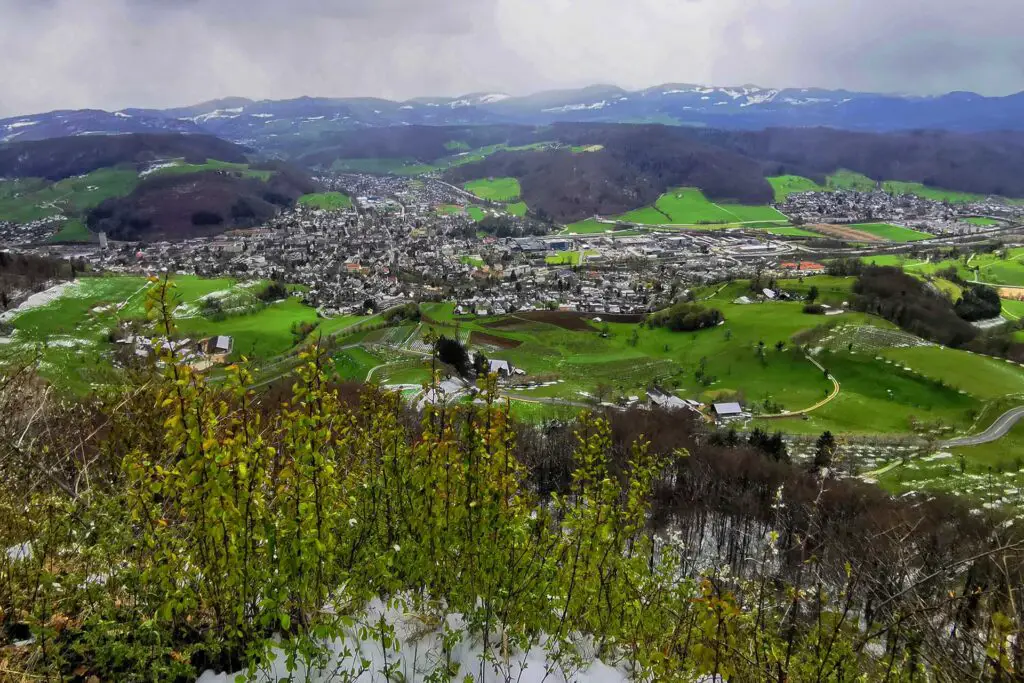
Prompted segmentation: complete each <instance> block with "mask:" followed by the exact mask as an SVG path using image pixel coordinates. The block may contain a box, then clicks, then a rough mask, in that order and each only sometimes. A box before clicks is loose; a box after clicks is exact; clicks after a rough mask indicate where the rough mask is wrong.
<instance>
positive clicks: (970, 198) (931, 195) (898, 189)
mask: <svg viewBox="0 0 1024 683" xmlns="http://www.w3.org/2000/svg"><path fill="white" fill-rule="evenodd" d="M882 187H883V188H884V189H885V191H886V192H888V193H889V194H896V195H900V194H912V195H914V196H917V197H922V198H924V199H933V200H935V201H937V202H951V203H957V202H960V203H963V202H975V201H980V200H983V199H985V195H982V194H972V193H970V192H957V191H956V190H943V189H941V188H937V187H928V186H926V185H922V184H921V183H907V182H903V181H900V180H887V181H885V182H884V183H883V184H882Z"/></svg>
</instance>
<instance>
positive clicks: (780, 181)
mask: <svg viewBox="0 0 1024 683" xmlns="http://www.w3.org/2000/svg"><path fill="white" fill-rule="evenodd" d="M768 182H769V183H770V184H771V186H772V189H773V190H775V201H776V202H778V203H780V204H781V203H782V202H785V201H786V200H787V199H789V196H790V195H792V194H800V193H801V192H824V191H825V190H826V188H824V187H822V186H821V185H819V184H818V183H816V182H814V181H813V180H811V179H810V178H804V177H803V176H798V175H783V176H775V177H774V178H768Z"/></svg>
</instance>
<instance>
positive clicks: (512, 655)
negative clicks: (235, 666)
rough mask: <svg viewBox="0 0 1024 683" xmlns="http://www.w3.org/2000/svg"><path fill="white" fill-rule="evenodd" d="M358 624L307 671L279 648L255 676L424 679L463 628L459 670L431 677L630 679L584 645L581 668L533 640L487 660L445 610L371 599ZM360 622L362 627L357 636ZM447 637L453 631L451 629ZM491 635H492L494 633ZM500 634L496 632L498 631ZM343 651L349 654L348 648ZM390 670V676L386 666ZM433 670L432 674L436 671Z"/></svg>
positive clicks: (456, 655)
mask: <svg viewBox="0 0 1024 683" xmlns="http://www.w3.org/2000/svg"><path fill="white" fill-rule="evenodd" d="M382 615H383V617H384V620H385V622H386V623H387V624H390V625H391V626H393V627H394V629H395V637H396V639H397V640H398V646H397V647H394V646H392V647H389V648H388V650H387V652H386V653H385V652H384V649H383V648H382V647H381V640H380V637H379V632H380V631H379V626H378V625H379V624H380V619H381V616H382ZM358 622H359V623H358V624H357V625H356V626H354V627H353V628H352V629H349V630H348V637H347V638H345V639H344V640H335V641H332V642H331V643H329V645H328V648H329V651H330V661H329V662H328V663H327V664H326V665H325V666H323V667H320V668H317V669H315V670H313V671H308V670H307V669H306V668H305V667H299V668H298V670H297V671H292V672H289V671H288V668H287V665H286V662H285V657H284V655H283V653H280V652H279V653H278V657H277V659H276V660H275V661H274V662H273V664H272V665H271V666H269V667H267V668H266V670H263V671H260V672H259V673H258V674H257V675H256V678H255V679H254V680H255V681H258V682H259V683H264V682H270V681H279V680H282V679H289V680H293V681H297V682H303V683H335V682H337V683H340V682H342V681H344V682H346V683H386V682H387V681H395V680H402V681H406V682H407V683H419V682H423V681H427V680H428V677H429V676H430V674H431V672H434V671H440V670H443V669H444V668H445V664H446V662H445V655H444V645H443V644H444V639H445V632H446V631H447V632H448V633H449V634H452V633H458V634H463V636H464V639H463V640H461V641H459V642H457V643H455V644H454V645H453V646H451V650H450V652H451V660H450V662H451V663H452V664H453V665H457V666H458V669H457V673H455V674H453V675H452V676H451V678H450V679H449V678H442V679H435V680H453V681H462V680H463V679H464V678H465V677H466V676H467V675H469V674H472V676H473V678H472V679H471V680H473V681H474V682H475V683H507V682H508V681H512V682H513V683H542V682H543V683H570V682H573V681H579V682H583V681H586V682H587V683H627V682H628V681H629V680H630V679H629V676H628V674H627V673H626V671H625V670H624V669H623V668H613V667H610V666H608V665H606V664H604V663H602V662H600V661H595V660H594V658H593V657H592V656H590V657H588V656H587V655H588V652H587V651H586V647H585V646H584V647H580V648H579V650H580V651H579V654H580V655H582V657H583V660H584V661H589V662H590V664H589V665H586V666H585V667H584V668H582V669H579V668H576V667H574V666H573V665H571V664H568V663H566V665H565V667H564V668H563V666H561V665H559V664H558V663H555V662H552V661H551V658H550V653H548V652H547V651H546V650H545V649H544V648H543V647H541V646H535V647H533V648H532V649H531V650H530V651H529V652H525V653H524V652H509V653H508V654H507V656H506V655H505V654H503V652H502V650H503V649H504V648H503V647H502V644H501V642H500V640H499V642H498V643H497V644H496V645H495V644H492V650H494V651H495V652H492V654H493V655H494V656H495V657H497V661H493V662H485V661H484V658H483V646H482V643H481V642H479V639H477V638H470V637H466V636H465V634H466V625H465V623H464V622H463V619H462V618H461V616H459V615H449V616H448V617H447V620H446V622H444V623H440V624H432V623H428V622H427V620H425V619H423V618H422V617H420V616H419V615H415V614H408V613H403V612H401V611H398V610H395V609H387V608H386V607H385V606H384V605H383V603H382V602H380V601H379V600H374V601H373V602H372V603H371V604H370V605H369V607H368V608H367V610H366V612H365V613H364V615H363V616H362V617H361V618H360V619H359V620H358ZM360 626H362V627H365V630H364V633H363V635H365V636H366V637H365V638H362V639H361V638H359V636H358V632H359V631H360ZM448 637H449V642H450V641H451V636H450V635H449V636H448ZM492 638H496V637H495V636H494V635H492ZM498 638H500V637H498ZM346 651H347V654H346ZM389 671H390V677H389V676H388V675H387V673H386V672H389ZM435 675H436V674H435ZM239 676H241V677H242V680H247V679H246V674H245V672H241V671H239V672H235V673H232V674H225V673H214V672H213V671H206V672H204V673H203V675H202V676H200V677H199V680H198V681H197V683H234V681H236V680H238V677H239Z"/></svg>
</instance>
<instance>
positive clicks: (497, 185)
mask: <svg viewBox="0 0 1024 683" xmlns="http://www.w3.org/2000/svg"><path fill="white" fill-rule="evenodd" d="M463 188H465V189H466V191H467V192H472V193H473V194H475V195H476V196H477V197H479V198H480V199H484V200H487V201H490V202H513V201H515V200H516V199H518V198H519V195H520V192H521V188H520V187H519V181H518V180H517V179H515V178H486V179H482V180H471V181H470V182H468V183H465V184H464V185H463ZM524 206H525V205H524Z"/></svg>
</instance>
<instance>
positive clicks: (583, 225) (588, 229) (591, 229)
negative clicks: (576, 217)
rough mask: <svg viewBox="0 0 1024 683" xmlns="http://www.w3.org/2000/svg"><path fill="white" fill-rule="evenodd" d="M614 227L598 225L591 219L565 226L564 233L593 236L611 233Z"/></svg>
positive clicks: (598, 223)
mask: <svg viewBox="0 0 1024 683" xmlns="http://www.w3.org/2000/svg"><path fill="white" fill-rule="evenodd" d="M614 228H615V226H614V225H613V224H611V223H600V222H598V221H596V220H594V219H593V218H588V219H586V220H584V221H577V222H576V223H571V224H570V225H567V226H565V232H568V233H572V234H576V235H593V234H597V233H602V232H611V231H612V230H613V229H614Z"/></svg>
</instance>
